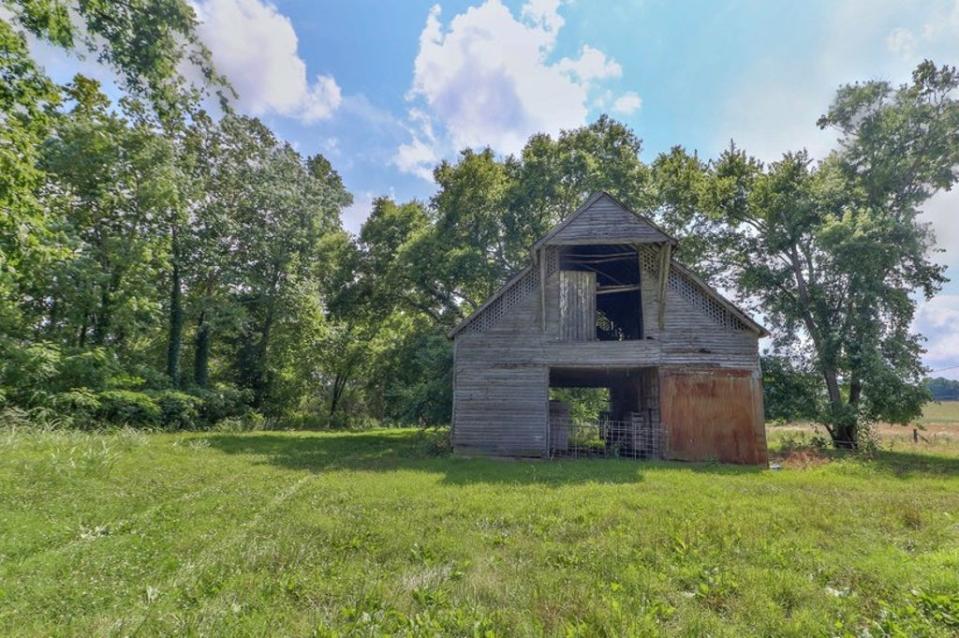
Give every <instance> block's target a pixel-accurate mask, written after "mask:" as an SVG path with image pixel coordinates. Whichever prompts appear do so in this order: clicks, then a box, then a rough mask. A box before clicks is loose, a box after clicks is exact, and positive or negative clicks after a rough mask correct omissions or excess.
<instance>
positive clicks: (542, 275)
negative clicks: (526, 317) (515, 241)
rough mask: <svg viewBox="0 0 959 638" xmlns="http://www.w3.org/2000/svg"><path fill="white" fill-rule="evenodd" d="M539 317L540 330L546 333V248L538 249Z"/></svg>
mask: <svg viewBox="0 0 959 638" xmlns="http://www.w3.org/2000/svg"><path fill="white" fill-rule="evenodd" d="M539 316H540V324H541V325H540V328H541V329H542V331H543V332H546V246H543V247H542V248H540V249H539Z"/></svg>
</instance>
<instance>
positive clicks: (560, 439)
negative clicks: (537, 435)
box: [550, 410, 666, 459]
mask: <svg viewBox="0 0 959 638" xmlns="http://www.w3.org/2000/svg"><path fill="white" fill-rule="evenodd" d="M551 416H553V415H551ZM665 444H666V436H665V434H664V432H663V427H662V424H661V421H660V419H659V411H658V410H644V411H643V412H634V413H631V414H630V418H629V419H628V420H614V419H600V420H599V421H597V422H596V423H585V424H584V423H574V422H573V421H572V420H570V419H569V418H568V417H565V416H560V415H555V416H553V418H551V419H550V458H631V459H661V458H664V457H665V454H666V450H665Z"/></svg>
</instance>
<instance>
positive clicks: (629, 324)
mask: <svg viewBox="0 0 959 638" xmlns="http://www.w3.org/2000/svg"><path fill="white" fill-rule="evenodd" d="M559 268H560V289H561V298H560V307H561V314H563V326H564V335H563V336H564V337H566V338H569V339H588V340H594V339H595V340H599V341H626V340H632V339H642V338H643V311H642V308H643V300H642V281H641V278H642V275H641V271H640V267H639V254H638V252H637V250H636V248H635V247H633V246H628V245H618V244H617V245H605V244H597V245H579V246H568V247H565V248H563V249H562V250H561V251H560V253H559Z"/></svg>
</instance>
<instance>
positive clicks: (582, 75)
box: [556, 44, 623, 82]
mask: <svg viewBox="0 0 959 638" xmlns="http://www.w3.org/2000/svg"><path fill="white" fill-rule="evenodd" d="M556 67H557V68H558V69H559V70H561V71H563V72H564V73H569V74H571V75H572V77H573V79H575V80H578V81H580V82H592V81H593V80H604V79H606V78H618V77H620V76H621V75H622V74H623V68H622V67H621V66H619V63H618V62H616V60H610V59H609V58H607V57H606V54H605V53H603V52H602V51H600V50H599V49H594V48H593V47H591V46H589V45H588V44H584V45H583V48H582V49H580V52H579V57H578V58H576V59H575V60H574V59H571V58H563V59H562V60H560V61H559V62H557V63H556Z"/></svg>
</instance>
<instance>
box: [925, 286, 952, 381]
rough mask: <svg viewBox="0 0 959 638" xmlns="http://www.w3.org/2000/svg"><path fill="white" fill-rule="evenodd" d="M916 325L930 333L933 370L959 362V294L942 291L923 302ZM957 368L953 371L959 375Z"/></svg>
mask: <svg viewBox="0 0 959 638" xmlns="http://www.w3.org/2000/svg"><path fill="white" fill-rule="evenodd" d="M914 327H915V328H916V329H917V330H918V331H919V332H920V333H922V334H923V335H925V336H926V338H927V339H928V342H927V343H926V355H925V357H923V359H924V361H925V363H926V365H927V366H929V367H930V368H932V369H933V370H941V369H942V368H951V367H952V366H959V295H939V296H938V297H935V298H933V299H932V300H931V301H927V302H924V303H922V304H921V305H920V306H919V310H918V311H917V313H916V320H915V322H914ZM956 375H957V371H953V372H952V375H942V376H956Z"/></svg>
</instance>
